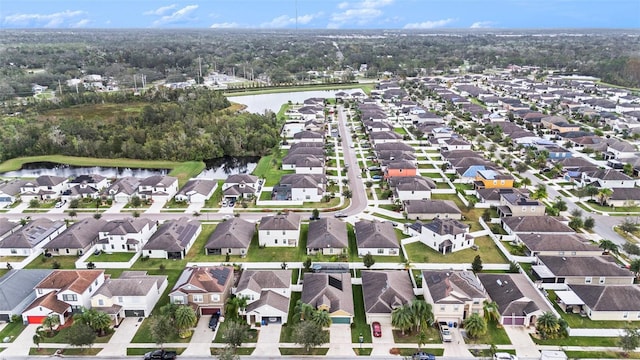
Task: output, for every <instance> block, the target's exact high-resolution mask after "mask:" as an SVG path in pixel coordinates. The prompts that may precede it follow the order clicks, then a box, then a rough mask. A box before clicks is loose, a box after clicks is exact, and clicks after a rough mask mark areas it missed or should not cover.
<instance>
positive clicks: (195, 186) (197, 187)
mask: <svg viewBox="0 0 640 360" xmlns="http://www.w3.org/2000/svg"><path fill="white" fill-rule="evenodd" d="M216 184H217V181H215V180H209V179H191V180H189V181H187V183H186V184H185V185H184V186H183V187H182V189H180V191H179V192H178V195H187V194H193V193H196V194H202V195H208V194H209V193H210V192H211V190H213V188H214V187H215V186H216Z"/></svg>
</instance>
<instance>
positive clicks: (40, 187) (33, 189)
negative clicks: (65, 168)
mask: <svg viewBox="0 0 640 360" xmlns="http://www.w3.org/2000/svg"><path fill="white" fill-rule="evenodd" d="M68 181H69V180H68V179H67V178H64V177H60V176H53V175H41V176H38V177H37V178H36V179H35V180H29V181H27V182H25V183H23V184H22V186H21V187H20V198H21V199H22V201H24V202H29V201H31V200H33V199H35V200H38V201H40V200H51V199H57V198H58V197H59V196H60V195H61V194H62V192H63V191H64V189H65V188H66V187H67V182H68Z"/></svg>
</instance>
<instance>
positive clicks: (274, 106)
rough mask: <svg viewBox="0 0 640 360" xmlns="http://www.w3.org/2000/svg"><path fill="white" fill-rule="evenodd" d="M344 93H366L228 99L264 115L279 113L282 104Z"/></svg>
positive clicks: (314, 92)
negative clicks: (271, 112)
mask: <svg viewBox="0 0 640 360" xmlns="http://www.w3.org/2000/svg"><path fill="white" fill-rule="evenodd" d="M340 91H344V92H346V93H349V94H351V93H353V92H356V91H359V92H364V91H362V90H361V89H339V90H312V91H297V92H283V93H273V94H259V95H244V96H229V97H227V99H229V101H231V102H235V103H239V104H243V105H246V106H247V108H246V110H247V111H248V112H252V113H259V114H264V112H265V111H266V110H270V111H273V112H275V113H277V112H278V111H280V107H281V106H282V104H285V103H287V102H289V101H291V102H292V103H294V104H295V103H302V102H304V101H305V100H306V99H308V98H313V97H319V98H332V97H335V94H336V93H337V92H340Z"/></svg>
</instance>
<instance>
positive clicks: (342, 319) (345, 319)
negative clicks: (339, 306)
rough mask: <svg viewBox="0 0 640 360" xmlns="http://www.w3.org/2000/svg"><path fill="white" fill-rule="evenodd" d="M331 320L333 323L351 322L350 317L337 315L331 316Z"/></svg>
mask: <svg viewBox="0 0 640 360" xmlns="http://www.w3.org/2000/svg"><path fill="white" fill-rule="evenodd" d="M331 322H332V323H334V324H351V318H349V317H339V316H337V317H333V318H331Z"/></svg>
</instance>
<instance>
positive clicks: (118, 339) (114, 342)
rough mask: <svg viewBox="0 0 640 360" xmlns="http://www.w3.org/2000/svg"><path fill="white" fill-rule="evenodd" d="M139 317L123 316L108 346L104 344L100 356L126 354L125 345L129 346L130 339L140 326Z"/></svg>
mask: <svg viewBox="0 0 640 360" xmlns="http://www.w3.org/2000/svg"><path fill="white" fill-rule="evenodd" d="M139 319H140V318H137V317H128V318H124V320H122V322H121V323H120V326H118V328H117V329H116V331H115V333H114V334H113V336H111V339H110V340H109V346H105V347H104V349H102V351H101V352H100V356H126V355H127V347H128V346H131V339H133V336H134V335H135V334H136V332H137V331H138V329H139V328H140V324H142V321H139Z"/></svg>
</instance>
